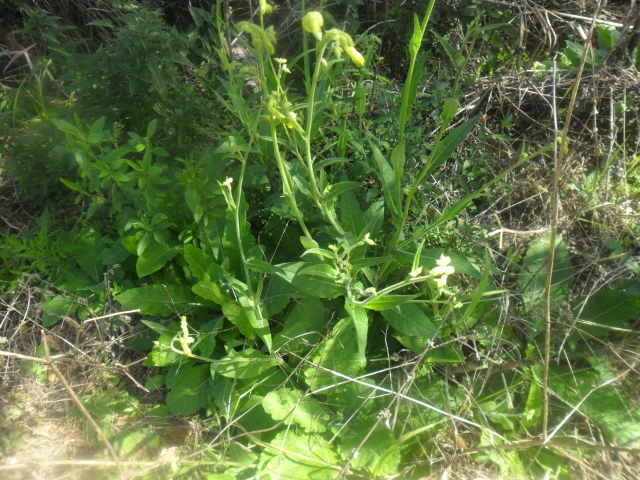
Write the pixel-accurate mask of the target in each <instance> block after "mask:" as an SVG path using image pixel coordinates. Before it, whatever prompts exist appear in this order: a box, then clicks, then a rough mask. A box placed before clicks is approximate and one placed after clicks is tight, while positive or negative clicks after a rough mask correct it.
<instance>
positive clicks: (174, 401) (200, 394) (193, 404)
mask: <svg viewBox="0 0 640 480" xmlns="http://www.w3.org/2000/svg"><path fill="white" fill-rule="evenodd" d="M210 379H211V374H210V372H209V365H198V366H195V367H191V368H190V370H189V372H188V375H183V376H182V377H181V378H180V380H179V381H178V383H177V384H176V385H175V386H174V387H173V388H172V389H171V391H170V392H169V393H168V394H167V400H166V401H167V408H168V409H169V413H171V414H172V415H181V416H186V415H191V414H193V413H196V412H197V411H198V410H200V409H201V408H204V407H206V406H207V396H208V393H209V392H208V387H209V383H210Z"/></svg>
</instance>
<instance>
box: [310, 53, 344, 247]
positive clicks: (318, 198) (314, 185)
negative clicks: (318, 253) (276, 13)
mask: <svg viewBox="0 0 640 480" xmlns="http://www.w3.org/2000/svg"><path fill="white" fill-rule="evenodd" d="M325 48H326V46H323V47H322V48H321V49H320V51H317V52H316V68H315V70H314V72H313V80H312V81H311V89H310V90H309V107H308V109H307V131H306V135H305V138H304V141H305V150H306V152H305V153H306V157H307V170H308V171H309V178H310V180H311V193H312V195H313V200H314V202H315V203H316V206H317V207H318V208H320V210H321V211H322V215H323V216H324V218H325V219H326V220H328V221H329V222H330V223H331V225H332V226H333V228H335V229H336V230H337V231H338V233H339V234H340V235H344V233H345V232H344V229H343V228H342V225H340V222H338V219H337V218H335V216H334V215H333V214H332V212H330V211H329V209H328V208H327V205H326V203H325V202H323V201H322V194H321V193H320V189H319V188H318V182H317V180H316V175H315V173H314V170H313V156H312V155H311V130H312V128H313V114H314V112H313V111H314V107H315V105H314V104H315V97H316V88H317V87H318V78H319V77H320V69H321V68H322V61H321V60H322V58H323V55H324V51H325Z"/></svg>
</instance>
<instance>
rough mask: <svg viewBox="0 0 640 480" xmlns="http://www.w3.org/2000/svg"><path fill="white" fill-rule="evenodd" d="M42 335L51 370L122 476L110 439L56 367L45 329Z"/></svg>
mask: <svg viewBox="0 0 640 480" xmlns="http://www.w3.org/2000/svg"><path fill="white" fill-rule="evenodd" d="M41 333H42V344H43V345H44V352H45V357H46V359H47V362H48V366H49V368H51V370H53V373H55V374H56V376H57V377H58V380H60V382H61V383H62V385H63V386H64V388H65V390H66V391H67V393H68V394H69V396H70V397H71V399H72V400H73V402H74V403H75V404H76V406H77V407H78V409H79V410H80V411H81V412H82V414H83V415H84V416H85V418H86V419H87V421H88V422H89V423H90V424H91V425H92V426H93V428H94V429H95V431H96V434H97V435H98V437H100V439H101V440H102V441H103V442H104V444H105V446H106V447H107V450H108V451H109V454H110V455H111V457H112V458H113V461H114V462H115V463H116V466H117V467H118V471H119V472H120V474H122V466H121V465H120V459H119V458H118V454H117V453H116V451H115V450H114V448H113V446H112V445H111V443H109V439H108V438H107V437H106V435H105V434H104V432H103V431H102V429H101V428H100V426H99V425H98V424H97V423H96V421H95V420H94V419H93V417H92V416H91V414H90V413H89V411H88V410H87V409H86V408H85V406H84V405H83V403H82V401H81V400H80V399H79V398H78V396H77V395H76V393H75V392H74V391H73V389H72V388H71V385H69V383H68V382H67V380H66V379H65V378H64V375H62V372H61V371H60V370H58V367H57V366H56V364H55V363H54V362H53V361H52V360H51V355H50V354H49V341H48V340H47V334H46V333H45V331H44V329H43V330H41Z"/></svg>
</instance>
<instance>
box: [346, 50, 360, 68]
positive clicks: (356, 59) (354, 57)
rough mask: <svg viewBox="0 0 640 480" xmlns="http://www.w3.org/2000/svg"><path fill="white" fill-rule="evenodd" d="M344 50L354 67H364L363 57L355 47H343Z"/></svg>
mask: <svg viewBox="0 0 640 480" xmlns="http://www.w3.org/2000/svg"><path fill="white" fill-rule="evenodd" d="M344 51H345V52H346V53H347V55H349V58H351V61H352V62H353V64H354V65H355V66H356V67H358V68H362V67H364V62H365V60H364V57H363V56H362V54H361V53H360V52H359V51H358V50H356V48H355V47H344Z"/></svg>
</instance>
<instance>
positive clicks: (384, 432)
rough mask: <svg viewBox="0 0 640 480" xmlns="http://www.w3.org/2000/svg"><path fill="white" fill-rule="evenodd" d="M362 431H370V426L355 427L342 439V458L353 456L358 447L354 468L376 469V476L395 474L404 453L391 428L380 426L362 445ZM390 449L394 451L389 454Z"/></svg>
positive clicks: (371, 470) (353, 463)
mask: <svg viewBox="0 0 640 480" xmlns="http://www.w3.org/2000/svg"><path fill="white" fill-rule="evenodd" d="M367 427H368V425H367ZM362 431H368V428H366V429H363V428H360V429H358V430H355V429H353V430H351V431H350V432H349V434H348V435H346V436H345V438H344V439H342V442H341V443H340V455H341V456H342V458H343V459H344V460H347V459H349V458H351V457H352V456H353V451H354V450H355V449H358V456H357V457H356V458H354V459H353V461H352V463H351V465H352V466H353V467H354V468H367V469H368V470H369V471H370V472H372V473H373V471H374V470H376V473H375V475H376V476H378V475H384V476H386V475H393V474H395V473H396V472H397V470H398V465H399V464H400V460H401V459H402V455H401V454H400V451H399V450H398V449H397V447H398V442H397V441H396V439H395V438H393V434H392V433H391V432H390V431H389V429H387V428H385V427H383V426H379V427H378V428H376V429H375V430H374V432H373V433H372V434H371V436H370V437H369V438H368V439H367V441H366V442H365V444H364V445H363V446H362V447H360V444H361V443H362ZM389 449H393V452H392V453H391V454H389V455H387V452H389ZM383 460H384V461H383Z"/></svg>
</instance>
